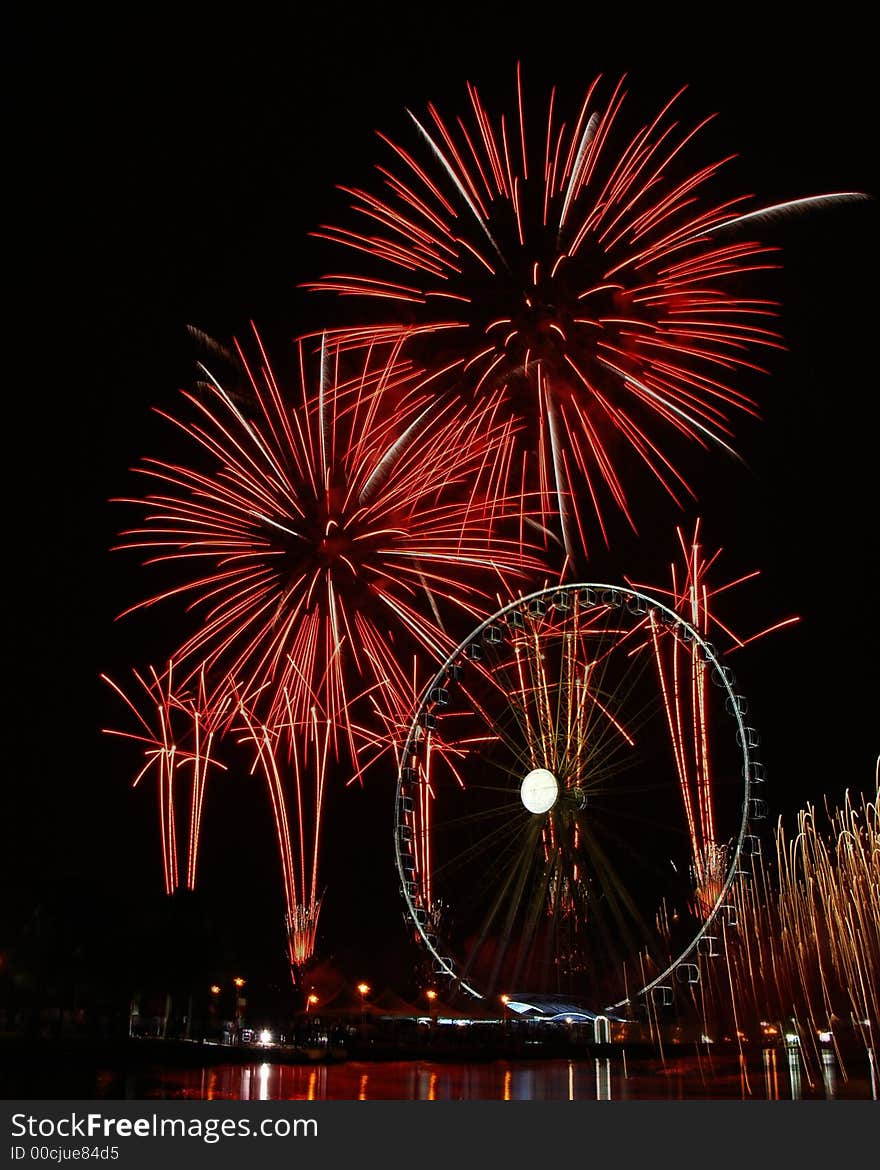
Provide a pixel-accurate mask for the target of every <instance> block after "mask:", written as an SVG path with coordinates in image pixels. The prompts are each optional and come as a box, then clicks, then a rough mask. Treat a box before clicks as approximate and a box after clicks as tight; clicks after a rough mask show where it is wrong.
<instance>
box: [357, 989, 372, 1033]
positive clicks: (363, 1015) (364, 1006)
mask: <svg viewBox="0 0 880 1170" xmlns="http://www.w3.org/2000/svg"><path fill="white" fill-rule="evenodd" d="M357 989H358V991H359V992H360V996H361V1026H362V1027H363V1028H364V1029H366V1026H367V996H368V995H369V994H370V985H369V983H359V984H358V985H357Z"/></svg>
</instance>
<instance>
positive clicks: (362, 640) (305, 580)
mask: <svg viewBox="0 0 880 1170" xmlns="http://www.w3.org/2000/svg"><path fill="white" fill-rule="evenodd" d="M258 342H259V339H258ZM238 352H239V357H240V360H241V362H242V366H243V368H244V370H245V371H246V374H247V385H246V387H245V388H244V389H243V390H239V391H236V392H234V393H233V392H230V391H227V390H226V389H225V388H224V387H223V386H222V385H221V384H220V382H219V381H216V380H211V381H210V383H209V384H208V386H207V387H206V388H205V390H204V392H203V393H202V394H196V393H189V392H186V393H185V395H184V397H185V398H186V400H187V402H188V403H189V405H190V407H191V408H192V409H193V412H194V415H193V417H192V418H190V419H188V420H181V419H176V418H171V416H170V415H169V416H166V417H168V418H170V419H171V421H172V422H175V423H176V424H177V426H179V427H180V428H181V429H182V430H183V431H184V433H185V434H186V435H187V436H188V437H189V438H191V439H192V440H193V441H194V443H195V444H196V445H197V447H198V448H200V449H201V455H202V458H201V460H196V461H195V462H194V463H193V464H192V465H188V466H183V465H179V464H173V463H168V462H165V461H163V460H156V459H147V460H145V461H144V463H143V465H142V466H141V467H140V468H139V469H138V470H139V471H141V472H142V473H143V474H145V475H146V476H148V478H149V479H150V480H152V481H153V482H155V483H157V484H158V485H159V490H157V491H156V492H153V493H150V494H149V495H147V496H146V497H145V499H143V500H137V501H129V502H134V503H140V504H142V505H145V506H146V508H147V516H146V521H145V524H144V526H143V527H139V528H135V529H132V530H129V531H127V532H126V533H124V534H123V535H124V537H125V540H124V544H123V546H122V547H126V548H137V549H147V550H148V551H149V552H150V554H151V555H150V558H149V559H150V561H169V562H173V564H174V567H175V577H176V581H175V583H174V584H172V585H171V586H170V587H168V588H167V589H164V590H162V591H161V592H160V593H159V594H157V595H156V596H154V597H151V598H150V599H149V600H147V601H145V602H141V603H139V604H140V605H141V606H142V605H152V604H153V603H155V602H157V601H159V600H161V599H163V598H171V597H185V598H188V599H189V608H190V609H191V610H193V611H194V613H195V614H197V615H198V620H197V623H196V627H195V629H194V631H193V632H192V633H191V635H190V636H189V637H187V638H186V640H185V641H184V643H183V644H182V645H181V646H180V647H179V648H178V649H177V651H176V652H175V653H174V654H173V658H174V660H175V662H176V663H177V664H178V667H179V668H181V669H182V670H183V669H188V670H191V671H195V670H197V669H201V668H203V667H204V668H205V669H206V670H207V671H208V674H209V677H211V678H212V679H213V680H214V683H213V686H214V693H215V694H220V693H224V692H228V690H229V688H230V687H232V686H234V687H235V688H237V690H238V692H239V693H240V694H242V695H246V696H247V701H248V707H249V710H250V711H251V712H252V714H253V716H254V717H255V718H258V719H259V720H260V721H261V722H262V723H263V724H265V725H267V726H271V725H273V724H275V723H277V722H278V720H280V719H283V720H284V721H286V722H288V723H290V722H291V721H293V722H294V723H296V724H298V725H300V726H306V725H307V724H308V723H309V720H310V718H311V710H312V707H313V706H317V708H318V710H319V711H320V712H322V713H323V714H322V717H323V718H326V719H327V720H328V721H329V723H330V724H331V726H332V728H333V737H334V750H336V749H337V748H338V744H337V743H336V735H337V728H339V729H342V730H343V731H344V734H345V737H346V738H347V740H348V747H349V750H350V757H351V759H352V760H355V759H356V758H357V754H358V753H357V748H358V743H357V742H356V741H357V739H358V737H357V735H356V729H355V725H354V723H353V720H352V715H351V710H352V701H353V700H354V699H355V698H356V697H357V696H358V695H359V694H363V693H364V692H368V691H370V690H371V689H373V688H376V687H382V688H385V689H386V690H388V691H389V692H390V693H391V694H392V696H393V695H394V694H396V693H397V690H398V688H399V687H400V686H401V685H402V684H403V683H404V682H405V677H404V669H403V668H402V666H401V663H402V662H403V661H404V660H408V657H409V655H410V654H411V652H412V649H413V647H417V648H419V649H420V650H426V651H428V652H429V654H434V655H437V654H440V653H441V652H442V651H443V650H445V649H448V648H449V646H451V645H453V644H454V641H451V640H450V637H449V636H448V635H447V633H446V632H445V630H444V627H443V622H444V620H453V621H454V613H455V611H456V610H459V611H464V612H465V613H466V614H467V615H468V618H469V619H470V618H471V617H472V616H473V615H475V614H476V613H477V612H478V611H479V608H480V601H481V598H482V597H483V596H484V593H483V588H484V586H485V584H486V583H487V580H488V581H489V582H491V581H492V580H493V579H494V580H495V581H496V583H497V581H498V579H499V577H500V578H501V579H502V580H506V579H507V577H508V576H510V575H512V576H513V577H514V578H515V577H516V576H517V575H522V574H523V573H525V572H528V571H530V570H533V569H535V568H536V567H537V566H538V562H537V561H536V560H535V559H534V558H533V557H531V556H530V555H529V554H528V553H527V552H526V551H525V550H524V542H523V538H522V523H523V518H522V516H521V515H520V507H519V506H520V501H519V499H518V498H514V497H509V496H507V495H506V494H505V489H504V484H505V482H506V481H507V479H508V477H509V462H510V457H511V436H512V434H513V430H514V427H513V423H512V421H511V420H510V419H509V418H508V419H499V418H498V415H499V410H498V408H499V401H500V399H499V396H498V395H494V396H492V395H489V396H487V397H486V398H485V399H483V400H482V401H481V403H479V404H478V405H477V406H476V407H475V408H474V409H466V408H465V406H464V405H463V404H461V403H454V402H451V403H449V404H447V405H446V406H445V407H443V408H442V409H440V410H437V409H435V408H433V407H432V405H431V403H430V402H429V401H426V395H425V394H424V392H418V391H415V390H414V389H413V386H414V382H415V381H416V378H415V375H414V374H413V371H412V370H411V369H410V368H409V367H408V366H406V365H404V364H400V363H399V362H398V361H397V360H396V359H397V354H396V352H395V350H394V349H392V350H391V351H390V352H384V353H383V354H382V355H381V356H378V355H377V354H376V353H374V352H367V353H366V354H365V355H361V356H360V357H359V359H358V364H357V369H356V371H355V373H354V375H353V376H346V377H343V376H342V375H341V373H340V371H339V358H338V356H337V357H336V358H334V359H332V360H331V359H330V358H329V357H328V355H327V354H326V353H325V352H324V350H323V348H322V351H321V355H320V368H319V370H318V371H317V377H316V379H315V380H314V381H313V380H312V377H311V375H310V373H308V372H307V366H308V358H307V355H306V352H305V350H304V347H302V346H300V347H299V350H298V353H299V382H300V385H299V388H298V392H297V396H296V400H295V401H291V400H290V399H288V397H286V396H285V394H284V393H283V392H282V390H281V388H280V386H279V384H278V382H277V381H276V378H275V376H274V374H273V373H272V370H271V368H270V366H269V363H268V360H267V358H266V355H265V353H264V352H263V350H262V346H260V347H259V367H258V368H256V369H252V368H251V366H250V364H249V363H248V361H247V359H246V357H245V354H244V351H243V350H241V348H239V351H238ZM514 509H515V516H513V514H514ZM512 516H513V518H512ZM508 521H510V524H511V527H510V530H509V531H508V532H507V533H505V532H504V531H503V529H504V527H505V525H506V523H507V522H508ZM475 582H477V583H475ZM133 608H138V606H135V607H133ZM444 615H445V616H444ZM367 738H369V737H367Z"/></svg>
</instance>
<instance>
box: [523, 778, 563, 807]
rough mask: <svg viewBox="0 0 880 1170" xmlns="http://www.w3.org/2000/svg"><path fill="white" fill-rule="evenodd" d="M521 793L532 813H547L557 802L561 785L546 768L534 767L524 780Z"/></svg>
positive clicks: (524, 802)
mask: <svg viewBox="0 0 880 1170" xmlns="http://www.w3.org/2000/svg"><path fill="white" fill-rule="evenodd" d="M519 795H520V799H521V800H522V802H523V804H524V805H525V806H526V808H527V809H528V810H529V812H530V813H545V812H549V811H550V809H551V808H552V807H553V805H554V804H556V798H557V797H558V796H559V785H558V784H557V782H556V777H555V776H554V775H553V773H552V772H548V771H547V769H546V768H533V769H532V771H531V772H529V774H528V775H527V776H526V778H525V779H524V780H523V782H522V787H521V788H520V790H519Z"/></svg>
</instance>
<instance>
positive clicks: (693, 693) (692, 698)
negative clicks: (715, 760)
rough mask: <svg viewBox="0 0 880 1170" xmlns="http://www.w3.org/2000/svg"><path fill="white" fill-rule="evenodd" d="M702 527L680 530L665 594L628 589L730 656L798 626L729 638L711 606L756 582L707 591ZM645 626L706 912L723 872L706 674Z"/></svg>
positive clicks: (652, 623) (694, 653)
mask: <svg viewBox="0 0 880 1170" xmlns="http://www.w3.org/2000/svg"><path fill="white" fill-rule="evenodd" d="M700 527H701V524H700V521H699V520H697V521H696V523H695V526H694V532H693V536H692V537H691V538H690V539H687V538H686V537H685V535H684V532H683V531H682V529H681V528H677V529H676V535H677V537H678V541H679V544H680V546H681V553H682V562H683V565H684V571H683V572H682V571H681V569H680V568H679V566H678V565H676V564H675V563H674V562H673V563H672V564H671V566H670V575H671V581H672V588H671V589H662V588H661V589H658V588H657V587H656V586H649V585H639V584H638V583H635V582H630V583H631V584H632V585H633V587H634V588H636V589H640V588H643V589H646V590H648V592H650V593H652V594H655V595H657V596H659V597H662V598H664V600H665V601H666V604H667V605H668V606H669V607H670V609H672V610H674V611H675V612H676V613H677V614H678V615H679V616H680V617H682V618H684V620H685V621H686V622H687V623H688V624H689V625H690V626H691V627H692V628H693V629H694V630H695V631H696V632H697V634H698V635H699V636H700V637H701V638H703V639H704V640H705V641H709V639H710V637H714V636H715V634H716V631H717V632H719V633H721V634H722V635H724V637H725V638H726V639H727V640H729V641H730V642H731V643H732V647H731V648H732V649H734V650H735V649H741V648H742V647H744V646H746V645H748V644H750V643H752V642H754V641H757V640H758V639H759V638H762V637H764V636H766V635H767V634H769V633H772V632H774V631H776V630H779V629H782V628H784V627H786V626H789V625H792V624H793V623H795V622H797V621H798V620H799V619H798V618H797V617H790V618H786V619H784V620H783V621H780V622H776V623H774V624H773V625H771V626H770V627H768V628H767V629H765V630H761V631H760V632H758V633H756V634H753V635H751V636H750V637H748V638H742V637H740V636H739V635H737V634H736V633H734V631H733V630H732V629H731V628H730V627H729V626H728V625H726V624H725V623H724V622H723V621H722V620H721V618H720V616H719V614H718V612H717V606H716V604H715V601H716V599H717V598H718V597H719V596H721V595H722V594H725V593H727V592H728V591H729V590H730V589H732V588H735V587H736V586H738V585H741V584H743V583H744V582H746V581H748V580H751V579H753V578H754V577H756V576H757V575H758V574H757V573H747V574H745V575H743V576H741V577H739V578H737V579H736V580H733V581H727V582H725V583H723V584H717V585H716V584H710V580H711V574H712V571H713V569H715V566H716V564H717V562H718V559H719V557H720V556H721V553H722V550H721V549H720V548H719V549H718V550H717V551H716V552H714V553H713V554H712V555H711V556H707V555H706V553H705V552H704V548H703V545H702V542H701V538H700ZM646 623H647V625H648V627H649V629H650V646H651V651H652V653H653V655H654V659H655V663H656V668H657V674H658V678H659V682H660V690H661V693H662V696H663V703H664V708H665V711H666V722H667V727H668V729H669V735H670V740H671V743H672V747H673V755H674V759H675V765H676V768H677V770H678V777H679V788H680V791H681V796H682V802H683V805H684V810H685V817H686V820H687V824H688V828H689V832H690V834H691V844H692V850H693V858H694V874H695V878H696V885H697V896H698V898H701V899H703V900H704V901H705V902H706V904H708V905H713V904H714V902H715V900H716V897H717V892H718V886H719V879H720V877H721V875H722V874H723V871H724V868H725V849H724V845H725V843H724V842H722V841H719V840H718V839H717V832H716V826H715V810H714V800H713V776H712V744H711V728H710V720H709V702H708V690H709V681H710V676H709V666H708V664H707V663H706V662H705V661H704V660H703V658H702V656H701V653H700V649H699V646H698V645H697V644H696V643H695V642H693V641H685V640H683V639H682V637H681V635H680V633H679V632H678V631H676V632H673V631H672V630H668V629H664V627H663V625H662V623H661V622H660V621H658V619H657V617H656V616H655V615H654V614H653V613H652V614H649V615H648V618H647V619H646Z"/></svg>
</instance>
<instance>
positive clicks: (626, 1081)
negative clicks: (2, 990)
mask: <svg viewBox="0 0 880 1170" xmlns="http://www.w3.org/2000/svg"><path fill="white" fill-rule="evenodd" d="M844 1088H845V1090H846V1091H845V1092H842V1089H844ZM127 1093H128V1095H129V1096H133V1097H137V1098H193V1099H201V1100H209V1101H212V1100H242V1101H278V1100H285V1101H323V1100H346V1101H349V1100H354V1101H381V1100H385V1101H388V1100H394V1101H400V1100H407V1101H449V1100H498V1101H542V1100H545V1101H546V1100H555V1101H565V1100H568V1101H587V1100H591V1101H595V1100H600V1101H608V1100H620V1099H626V1098H629V1099H634V1100H650V1099H654V1100H656V1099H661V1100H685V1099H693V1098H702V1099H713V1098H714V1099H718V1098H727V1099H736V1098H741V1097H747V1098H751V1099H753V1100H754V1099H761V1098H764V1099H769V1100H778V1099H780V1097H788V1098H790V1099H799V1098H801V1097H805V1098H810V1097H812V1098H814V1099H815V1098H817V1097H819V1098H826V1099H834V1098H835V1097H838V1096H840V1095H845V1096H848V1097H861V1098H864V1097H866V1096H869V1095H870V1093H869V1090H868V1088H867V1084H865V1085H862V1084H861V1081H860V1079H858V1078H853V1077H849V1078H845V1079H841V1078H839V1076H838V1068H837V1064H836V1060H835V1057H834V1054H833V1052H830V1051H826V1052H824V1053H823V1054H822V1067H821V1076H820V1077H816V1078H810V1077H807V1076H804V1077H802V1069H801V1059H800V1055H799V1053H797V1052H792V1051H790V1050H789V1051H778V1050H776V1049H772V1048H767V1049H764V1050H763V1052H761V1053H760V1054H759V1053H755V1054H754V1056H753V1057H752V1058H751V1066H749V1065H748V1064H747V1063H746V1062H743V1063H742V1064H740V1062H739V1061H738V1060H736V1059H735V1058H734V1059H730V1058H727V1059H719V1058H717V1057H713V1056H712V1055H711V1054H709V1055H707V1054H706V1053H705V1052H704V1053H702V1054H700V1053H699V1052H697V1053H695V1054H693V1055H689V1056H686V1057H681V1056H679V1057H676V1058H674V1059H671V1060H670V1059H668V1058H667V1060H666V1061H665V1063H664V1062H662V1061H660V1060H659V1059H658V1060H656V1061H652V1060H639V1061H637V1062H636V1061H633V1060H632V1059H631V1060H630V1061H629V1063H628V1065H627V1063H626V1062H625V1060H624V1059H623V1058H622V1056H619V1055H614V1056H612V1057H611V1058H606V1057H602V1058H601V1059H595V1060H580V1061H573V1060H542V1061H535V1062H527V1061H503V1060H498V1061H493V1062H491V1063H485V1064H478V1063H473V1064H456V1063H451V1062H450V1063H447V1062H443V1063H440V1062H433V1061H425V1060H412V1061H386V1062H366V1061H346V1062H343V1063H339V1064H312V1065H303V1064H273V1063H272V1062H270V1061H262V1062H261V1063H254V1064H221V1065H217V1066H215V1067H212V1068H205V1069H173V1070H168V1069H164V1070H156V1071H155V1072H154V1073H152V1074H141V1075H139V1076H138V1077H137V1078H136V1079H135V1082H134V1083H133V1084H132V1083H129V1085H128V1086H127Z"/></svg>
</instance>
